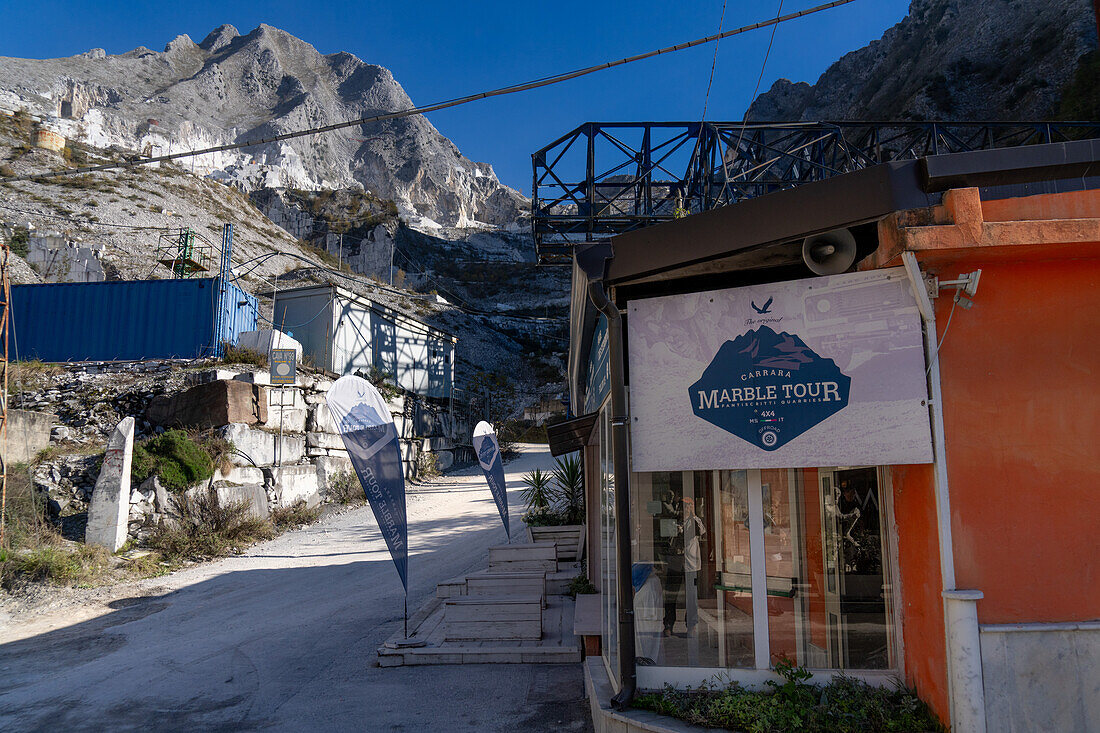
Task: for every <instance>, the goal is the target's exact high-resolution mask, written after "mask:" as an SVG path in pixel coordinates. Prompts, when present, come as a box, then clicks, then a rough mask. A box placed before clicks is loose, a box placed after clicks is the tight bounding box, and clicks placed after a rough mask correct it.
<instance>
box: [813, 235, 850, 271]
mask: <svg viewBox="0 0 1100 733" xmlns="http://www.w3.org/2000/svg"><path fill="white" fill-rule="evenodd" d="M802 261H803V262H805V263H806V267H808V268H810V270H811V271H812V272H813V273H814V274H815V275H839V274H840V273H842V272H847V270H848V268H850V267H851V266H852V265H854V264H855V262H856V238H855V237H853V236H852V233H851V232H850V231H848V230H847V229H834V230H833V231H831V232H825V233H824V234H815V235H814V236H812V237H806V239H805V240H803V242H802Z"/></svg>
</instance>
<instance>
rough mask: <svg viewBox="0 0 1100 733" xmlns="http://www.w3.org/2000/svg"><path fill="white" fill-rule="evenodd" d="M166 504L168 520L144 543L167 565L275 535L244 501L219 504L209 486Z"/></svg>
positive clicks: (237, 548)
mask: <svg viewBox="0 0 1100 733" xmlns="http://www.w3.org/2000/svg"><path fill="white" fill-rule="evenodd" d="M169 504H170V506H169V514H170V515H171V521H170V522H167V523H165V524H163V525H161V526H160V527H158V528H157V529H156V530H155V531H154V532H153V534H152V536H151V537H150V538H149V543H148V544H149V546H150V547H152V548H153V549H155V550H157V551H159V552H160V553H161V554H162V555H163V556H164V558H165V560H166V561H167V562H169V563H171V564H177V563H179V562H180V561H182V560H189V559H202V558H212V557H220V556H222V555H226V554H228V553H230V552H240V551H241V550H242V549H244V548H245V547H247V546H248V545H250V544H252V543H253V542H256V541H258V540H264V539H268V538H270V537H273V536H274V535H275V530H274V528H273V527H272V525H271V522H269V521H267V520H265V519H258V518H256V517H254V516H253V515H252V513H251V509H250V507H249V505H248V502H247V501H233V502H229V503H227V504H225V505H224V506H223V505H222V504H220V503H219V502H218V495H217V492H215V491H214V490H213V489H209V490H206V491H196V492H192V493H190V494H178V495H175V496H172V497H170V498H169Z"/></svg>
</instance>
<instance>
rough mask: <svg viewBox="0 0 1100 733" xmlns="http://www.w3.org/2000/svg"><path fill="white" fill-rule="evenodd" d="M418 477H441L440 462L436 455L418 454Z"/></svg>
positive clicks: (425, 452)
mask: <svg viewBox="0 0 1100 733" xmlns="http://www.w3.org/2000/svg"><path fill="white" fill-rule="evenodd" d="M416 475H417V476H418V477H419V478H422V479H428V478H435V477H436V476H438V475H439V460H438V459H437V458H436V456H435V453H432V452H430V451H421V452H420V453H417V454H416Z"/></svg>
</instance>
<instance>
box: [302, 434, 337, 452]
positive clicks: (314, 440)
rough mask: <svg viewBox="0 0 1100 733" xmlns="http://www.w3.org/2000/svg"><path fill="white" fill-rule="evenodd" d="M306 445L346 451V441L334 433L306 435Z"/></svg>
mask: <svg viewBox="0 0 1100 733" xmlns="http://www.w3.org/2000/svg"><path fill="white" fill-rule="evenodd" d="M306 443H307V445H310V446H313V447H314V448H335V449H336V450H345V448H344V439H343V438H341V437H340V436H339V435H333V434H332V433H306Z"/></svg>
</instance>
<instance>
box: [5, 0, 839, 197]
mask: <svg viewBox="0 0 1100 733" xmlns="http://www.w3.org/2000/svg"><path fill="white" fill-rule="evenodd" d="M851 2H855V0H833V2H829V3H825V4H823V5H817V6H815V7H812V8H808V9H806V10H799V11H798V12H795V13H788V14H787V15H783V16H777V17H775V18H773V19H772V20H764V21H760V22H759V23H752V24H751V25H745V26H741V27H740V28H734V29H733V30H729V31H724V32H722V33H716V34H714V35H711V36H705V37H703V38H697V39H695V40H694V41H686V42H684V43H678V44H676V45H675V46H666V47H665V48H659V49H657V50H655V51H647V52H646V53H640V54H637V55H634V56H628V57H626V58H623V59H619V60H618V61H608V62H605V63H602V64H596V65H595V66H588V67H585V68H583V69H577V70H576V71H570V72H566V73H562V74H554V75H552V76H547V77H543V78H541V79H536V80H533V81H528V82H523V83H521V84H512V85H510V86H506V87H501V88H499V89H494V90H492V91H488V92H479V93H477V94H470V95H467V96H465V97H457V98H455V99H450V100H447V101H445V102H436V103H435V104H429V105H425V106H423V107H410V108H408V109H404V110H398V111H396V112H387V113H385V114H380V115H372V116H370V117H362V118H359V119H357V120H349V121H347V122H337V123H334V124H331V125H323V126H321V127H313V128H309V129H305V130H296V131H294V132H285V133H282V134H281V135H273V136H271V137H267V138H257V139H255V140H247V141H245V142H239V143H227V144H225V145H215V146H213V147H209V148H202V149H200V150H186V151H183V152H179V153H169V154H167V155H158V156H154V157H148V158H138V157H134V158H130V159H128V160H126V161H123V162H121V163H105V164H102V165H94V166H86V167H83V168H74V169H68V170H57V171H48V172H46V173H32V174H28V175H22V176H14V177H10V178H6V179H4V180H9V181H13V180H14V181H27V180H40V179H43V178H53V177H56V176H71V175H78V174H81V173H90V172H93V171H103V170H114V169H117V168H130V167H134V166H138V165H145V164H147V163H160V162H165V161H170V160H178V159H180V158H189V157H194V156H198V155H208V154H210V153H220V152H225V151H227V150H239V149H241V148H248V147H253V146H256V145H265V144H268V143H273V142H281V141H283V140H292V139H294V138H299V137H305V136H307V135H317V134H320V133H324V132H332V131H334V130H342V129H345V128H348V127H358V126H360V125H365V124H367V123H371V122H383V121H386V120H395V119H399V118H402V117H412V116H414V115H422V114H427V113H428V112H436V111H438V110H441V109H447V108H449V107H457V106H459V105H463V104H469V103H470V102H476V101H479V100H482V99H488V98H490V97H500V96H504V95H507V94H516V93H518V92H525V91H529V90H531V89H538V88H540V87H546V86H550V85H552V84H560V83H562V82H564V81H569V80H571V79H576V78H578V77H582V76H587V75H588V74H594V73H596V72H597V71H603V70H605V69H612V68H615V67H617V66H624V65H626V64H630V63H634V62H635V61H643V60H645V59H649V58H653V57H654V56H659V55H661V54H665V53H674V52H676V51H683V50H685V49H688V48H694V47H695V46H701V45H703V44H707V43H711V42H712V41H719V40H721V39H723V38H729V37H730V36H736V35H739V34H741V33H747V32H748V31H754V30H757V29H760V28H766V27H768V26H775V25H778V24H780V23H785V22H787V21H790V20H795V19H796V18H801V17H803V16H806V15H812V14H813V13H820V12H821V11H823V10H829V9H831V8H835V7H838V6H840V5H847V4H848V3H851Z"/></svg>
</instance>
